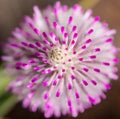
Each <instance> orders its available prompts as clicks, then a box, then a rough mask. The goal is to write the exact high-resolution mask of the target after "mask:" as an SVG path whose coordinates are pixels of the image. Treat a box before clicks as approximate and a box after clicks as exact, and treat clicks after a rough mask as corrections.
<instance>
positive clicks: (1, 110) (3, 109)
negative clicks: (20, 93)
mask: <svg viewBox="0 0 120 119" xmlns="http://www.w3.org/2000/svg"><path fill="white" fill-rule="evenodd" d="M1 98H2V100H1ZM1 98H0V117H3V116H5V115H6V114H7V113H8V112H9V111H10V110H11V108H12V107H13V106H14V105H15V104H16V98H15V96H13V95H11V94H9V93H5V94H4V96H2V97H1Z"/></svg>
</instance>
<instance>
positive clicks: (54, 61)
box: [3, 2, 118, 117]
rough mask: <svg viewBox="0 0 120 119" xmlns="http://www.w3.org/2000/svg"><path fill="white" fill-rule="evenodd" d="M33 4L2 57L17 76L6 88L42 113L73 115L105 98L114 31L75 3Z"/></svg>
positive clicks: (112, 69) (112, 60) (112, 74)
mask: <svg viewBox="0 0 120 119" xmlns="http://www.w3.org/2000/svg"><path fill="white" fill-rule="evenodd" d="M33 9H34V14H33V17H29V16H26V17H25V21H24V22H23V23H22V24H21V28H16V29H15V31H13V37H12V38H9V43H8V44H7V45H6V49H5V50H6V52H7V54H8V55H7V56H4V57H3V59H4V60H7V61H8V65H7V67H8V69H10V73H12V74H14V75H15V77H16V79H15V80H14V81H12V82H11V84H10V85H9V87H8V89H9V90H11V91H12V92H13V93H14V94H18V95H19V99H20V100H23V106H24V107H28V106H29V107H30V109H31V110H32V111H36V110H37V109H41V110H42V111H43V112H44V114H45V117H50V116H52V115H55V116H57V117H59V116H60V115H61V114H63V115H66V114H70V115H72V116H77V115H78V113H79V112H84V110H85V109H86V108H89V107H91V105H92V104H93V105H96V104H98V103H99V102H100V101H101V99H102V98H105V94H104V92H105V91H106V90H108V89H110V84H109V83H110V80H111V79H117V78H118V77H117V75H116V74H115V73H116V71H117V68H116V67H115V64H116V62H117V61H118V60H117V59H116V53H117V49H116V47H115V46H114V45H113V39H114V37H113V35H114V34H115V32H116V31H115V30H110V29H109V28H108V26H107V24H106V23H105V22H100V17H98V16H97V17H95V18H94V17H92V11H91V10H87V11H86V12H83V10H82V8H81V7H80V6H79V5H74V6H73V7H72V8H70V9H68V7H67V6H66V5H64V6H63V5H61V4H60V2H57V3H56V4H55V5H54V7H51V6H48V7H47V8H46V9H45V10H40V9H39V8H38V7H37V6H35V7H34V8H33Z"/></svg>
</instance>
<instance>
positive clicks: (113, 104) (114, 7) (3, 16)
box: [0, 0, 120, 119]
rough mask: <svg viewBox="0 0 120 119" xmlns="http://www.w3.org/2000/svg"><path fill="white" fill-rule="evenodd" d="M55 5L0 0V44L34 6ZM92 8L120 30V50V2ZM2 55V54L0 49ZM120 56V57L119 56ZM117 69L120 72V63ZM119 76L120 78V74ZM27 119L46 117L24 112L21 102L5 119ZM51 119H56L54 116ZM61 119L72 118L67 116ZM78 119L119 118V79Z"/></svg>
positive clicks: (45, 0)
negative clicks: (99, 100)
mask: <svg viewBox="0 0 120 119" xmlns="http://www.w3.org/2000/svg"><path fill="white" fill-rule="evenodd" d="M81 1H88V2H90V4H91V1H93V0H81ZM55 2H56V0H0V42H6V39H7V37H9V36H10V34H11V31H12V30H13V29H14V28H15V27H16V26H18V25H19V22H20V21H21V20H22V19H23V16H24V15H31V14H32V7H33V5H38V6H39V7H40V8H44V7H45V6H47V5H48V4H54V3H55ZM61 2H62V3H63V4H67V5H69V6H72V5H73V4H74V3H78V2H79V0H61ZM88 4H89V3H88ZM88 7H89V6H88ZM92 9H93V11H94V16H98V15H99V16H100V17H101V20H102V21H104V20H105V21H106V22H107V23H108V24H109V27H110V28H115V29H117V34H116V36H115V42H114V43H115V45H116V46H117V47H120V0H99V2H98V3H97V4H96V5H95V6H94V7H93V6H92ZM0 54H2V48H1V46H0ZM118 57H119V58H120V54H118ZM118 67H119V71H120V65H119V64H118ZM118 74H119V76H120V72H119V73H118ZM0 101H1V100H0ZM0 108H1V107H0ZM27 118H28V119H44V116H43V114H42V113H40V112H36V113H32V112H30V111H29V110H28V109H23V108H22V106H21V103H17V104H16V105H15V106H14V107H13V108H12V109H11V110H10V111H9V112H8V113H7V114H6V115H5V119H27ZM0 119H1V118H0ZM51 119H54V117H52V118H51ZM60 119H73V118H72V117H69V116H64V117H61V118H60ZM76 119H120V80H118V81H113V82H112V90H110V91H109V92H108V93H107V99H106V100H103V101H102V102H101V103H100V104H99V105H97V106H93V108H91V109H88V110H86V111H85V112H84V113H83V114H79V116H78V117H77V118H76Z"/></svg>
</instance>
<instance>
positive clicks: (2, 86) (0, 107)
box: [0, 69, 16, 118]
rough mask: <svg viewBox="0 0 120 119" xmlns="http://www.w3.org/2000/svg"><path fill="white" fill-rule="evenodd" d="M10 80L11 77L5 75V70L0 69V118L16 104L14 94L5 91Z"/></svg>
mask: <svg viewBox="0 0 120 119" xmlns="http://www.w3.org/2000/svg"><path fill="white" fill-rule="evenodd" d="M11 80H12V78H10V77H8V76H7V75H6V71H5V70H3V69H0V118H1V117H3V116H4V115H5V114H7V113H8V111H10V109H11V108H12V107H13V106H14V105H15V104H16V101H15V100H16V98H15V96H13V95H12V94H10V93H8V92H7V91H6V87H7V86H8V84H9V83H10V81H11Z"/></svg>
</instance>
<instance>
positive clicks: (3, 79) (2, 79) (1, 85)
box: [0, 69, 12, 96]
mask: <svg viewBox="0 0 120 119" xmlns="http://www.w3.org/2000/svg"><path fill="white" fill-rule="evenodd" d="M11 80H12V78H10V77H8V76H7V75H6V71H5V70H3V69H0V96H1V95H2V94H3V93H5V92H6V87H7V86H8V84H9V83H10V81H11Z"/></svg>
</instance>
